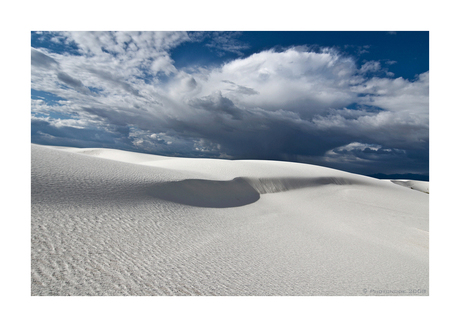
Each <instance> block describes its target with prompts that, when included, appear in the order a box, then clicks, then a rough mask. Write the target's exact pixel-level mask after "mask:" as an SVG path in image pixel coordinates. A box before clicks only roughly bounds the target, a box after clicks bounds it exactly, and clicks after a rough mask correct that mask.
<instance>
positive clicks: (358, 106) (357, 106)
mask: <svg viewBox="0 0 460 327" xmlns="http://www.w3.org/2000/svg"><path fill="white" fill-rule="evenodd" d="M346 108H347V109H350V110H364V111H366V112H380V111H385V109H383V108H380V107H377V106H369V105H365V104H359V103H356V102H354V103H352V104H349V105H347V106H346Z"/></svg>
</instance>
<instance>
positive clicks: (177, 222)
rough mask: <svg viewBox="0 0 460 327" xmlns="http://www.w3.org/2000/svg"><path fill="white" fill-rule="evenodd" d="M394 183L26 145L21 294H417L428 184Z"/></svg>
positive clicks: (264, 165)
mask: <svg viewBox="0 0 460 327" xmlns="http://www.w3.org/2000/svg"><path fill="white" fill-rule="evenodd" d="M396 182H397V181H396ZM396 182H395V181H393V182H390V181H385V180H378V179H374V178H370V177H365V176H361V175H356V174H350V173H346V172H342V171H338V170H334V169H329V168H324V167H319V166H314V165H307V164H299V163H289V162H278V161H261V160H220V159H189V158H172V157H163V156H155V155H148V154H140V153H134V152H127V151H120V150H111V149H78V148H64V147H51V146H40V145H32V185H31V191H32V207H31V212H32V219H31V236H32V240H31V243H32V247H31V264H32V266H31V293H32V295H405V296H407V295H409V296H412V295H428V293H429V292H428V238H429V236H428V235H429V230H428V199H429V195H428V194H427V192H428V183H426V184H425V183H423V182H422V183H418V182H415V183H414V182H412V183H411V181H399V183H396ZM398 184H399V185H398ZM403 184H404V185H403ZM411 188H412V189H411ZM425 188H426V191H425Z"/></svg>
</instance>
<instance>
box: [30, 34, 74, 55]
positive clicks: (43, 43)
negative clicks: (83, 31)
mask: <svg viewBox="0 0 460 327" xmlns="http://www.w3.org/2000/svg"><path fill="white" fill-rule="evenodd" d="M31 45H32V48H46V49H47V50H49V51H51V52H54V53H59V54H64V53H69V54H71V55H74V56H80V55H81V53H80V51H79V48H78V46H77V44H76V43H75V42H64V38H63V37H62V36H61V35H60V34H59V33H58V32H41V33H37V32H31Z"/></svg>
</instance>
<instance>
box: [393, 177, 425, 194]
mask: <svg viewBox="0 0 460 327" xmlns="http://www.w3.org/2000/svg"><path fill="white" fill-rule="evenodd" d="M391 182H392V183H395V184H396V185H401V186H404V187H408V188H410V189H412V190H416V191H420V192H425V193H430V187H429V184H430V183H429V182H423V181H411V180H402V179H392V180H391Z"/></svg>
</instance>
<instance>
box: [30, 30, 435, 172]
mask: <svg viewBox="0 0 460 327" xmlns="http://www.w3.org/2000/svg"><path fill="white" fill-rule="evenodd" d="M200 37H201V40H202V41H203V40H208V41H209V34H207V36H205V35H204V34H202V35H201V36H200V34H196V33H195V34H192V35H190V36H189V35H188V34H187V33H174V32H161V33H155V32H148V33H139V32H66V33H61V34H59V38H57V42H61V43H62V44H63V45H64V44H67V45H68V44H73V45H74V46H76V47H77V49H78V51H77V54H71V53H69V52H63V53H57V52H50V51H48V50H47V49H41V48H32V50H31V57H32V89H34V90H37V91H42V92H46V93H47V94H53V95H54V96H56V97H58V98H60V99H64V100H61V101H59V102H56V103H55V104H53V105H50V104H49V103H46V101H45V100H46V99H36V100H34V101H35V102H33V107H32V112H33V120H32V132H33V135H32V140H33V141H34V142H37V143H44V144H61V145H71V146H107V147H117V148H121V149H131V150H138V151H145V152H151V153H157V154H165V155H182V156H208V157H209V156H211V157H222V158H255V159H276V160H295V161H303V162H311V163H315V164H323V165H329V166H332V167H335V168H339V169H345V168H346V169H347V170H349V171H356V172H362V171H366V172H367V173H375V172H385V173H400V172H406V171H408V170H410V171H411V172H414V173H426V172H427V169H428V167H427V163H419V162H427V160H422V161H420V160H419V159H420V158H424V156H425V157H426V156H427V150H428V143H429V139H428V134H429V133H428V80H429V74H428V72H426V73H424V74H421V75H420V76H418V77H417V78H416V79H415V80H413V81H410V80H405V79H402V78H397V79H393V78H391V76H386V77H378V76H381V75H379V73H383V75H384V76H385V69H384V68H382V66H381V64H380V62H377V61H370V62H367V63H365V64H364V65H362V66H361V67H358V66H357V63H356V61H355V60H354V59H353V58H351V57H347V56H345V55H343V54H341V53H339V52H337V51H336V50H334V49H329V48H324V49H320V50H313V49H311V48H308V47H293V48H288V49H283V50H282V51H275V50H267V51H262V52H259V53H254V54H252V55H251V56H248V57H245V58H239V59H236V60H232V61H228V62H225V63H223V64H222V65H221V66H218V67H213V68H205V67H200V68H198V69H189V70H187V71H185V70H180V69H178V68H176V67H175V66H174V60H173V59H172V57H171V53H170V52H171V50H172V49H174V48H175V47H177V46H178V45H179V44H181V43H183V42H198V41H197V40H199V39H200ZM231 37H234V35H227V34H216V35H213V39H212V40H214V41H213V42H214V43H212V42H211V43H209V44H211V45H209V46H211V47H214V48H216V49H217V48H218V47H220V48H221V50H222V51H224V50H225V51H233V52H235V53H237V52H238V51H241V50H242V49H243V48H244V46H245V45H242V44H239V43H235V42H233V43H232V41H230V40H231V39H232V38H231ZM219 40H220V41H219ZM203 42H205V41H203ZM219 42H220V43H219ZM224 44H226V47H224ZM232 44H233V45H232ZM57 114H59V115H67V118H66V119H63V118H56V117H57V116H56V115H57ZM70 116H71V117H72V118H69V117H70ZM72 121H76V122H79V123H78V124H77V123H72ZM366 165H367V166H366ZM364 167H370V168H369V169H368V170H366V169H367V168H364ZM405 170H406V171H405Z"/></svg>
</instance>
